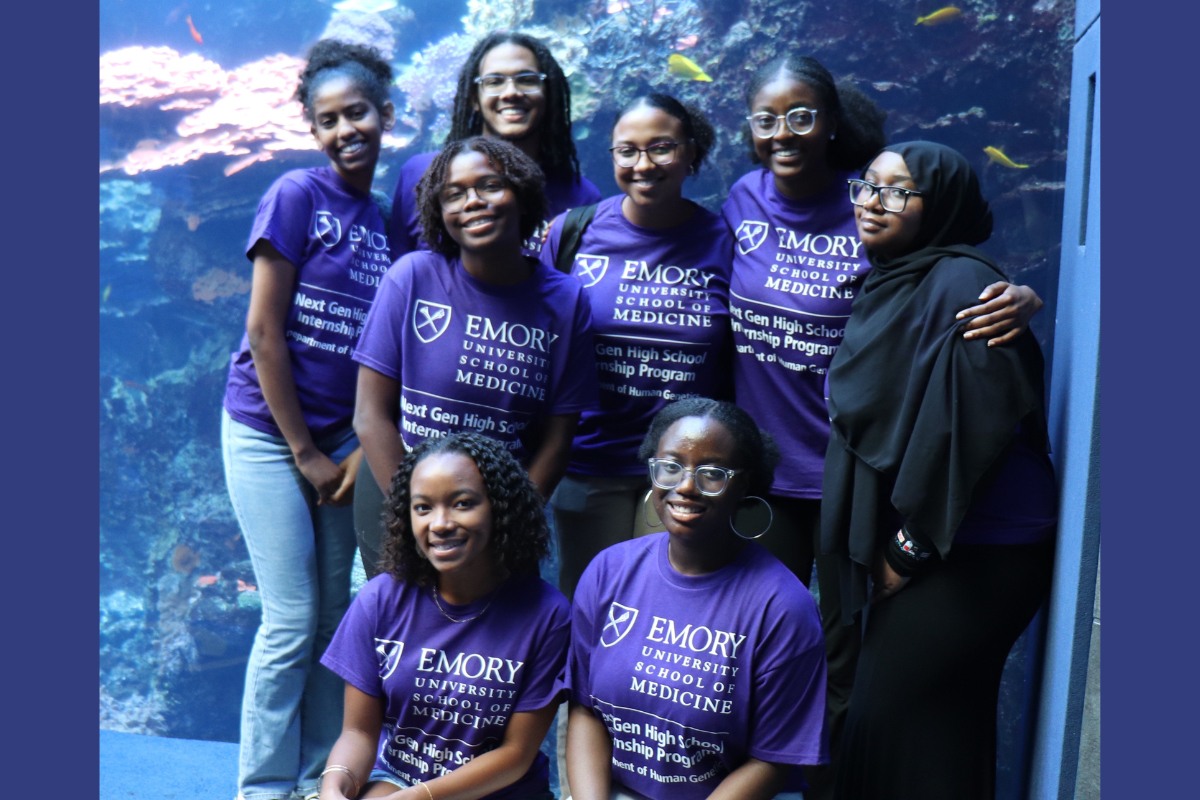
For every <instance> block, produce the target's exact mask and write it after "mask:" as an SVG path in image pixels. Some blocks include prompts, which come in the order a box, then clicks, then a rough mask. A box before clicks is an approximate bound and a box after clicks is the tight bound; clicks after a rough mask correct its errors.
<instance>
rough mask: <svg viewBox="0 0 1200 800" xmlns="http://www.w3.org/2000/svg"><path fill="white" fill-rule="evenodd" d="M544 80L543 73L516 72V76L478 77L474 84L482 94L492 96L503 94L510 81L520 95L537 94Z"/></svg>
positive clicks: (544, 75)
mask: <svg viewBox="0 0 1200 800" xmlns="http://www.w3.org/2000/svg"><path fill="white" fill-rule="evenodd" d="M544 80H546V73H544V72H518V73H517V74H516V75H480V76H479V77H478V78H476V79H475V83H476V84H477V85H478V86H479V88H480V89H482V90H483V93H484V94H486V95H493V96H494V95H498V94H504V89H505V87H506V86H508V82H509V81H512V85H513V88H514V89H516V90H517V91H518V92H520V93H521V94H537V93H538V92H540V91H541V90H542V81H544Z"/></svg>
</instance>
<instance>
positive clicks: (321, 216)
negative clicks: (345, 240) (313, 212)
mask: <svg viewBox="0 0 1200 800" xmlns="http://www.w3.org/2000/svg"><path fill="white" fill-rule="evenodd" d="M313 236H315V237H317V238H318V239H320V240H321V244H323V245H325V246H326V247H333V246H334V245H335V244H337V243H338V242H340V241H341V240H342V221H341V220H339V219H338V218H337V217H335V216H334V215H333V212H332V211H318V212H317V219H316V222H314V223H313Z"/></svg>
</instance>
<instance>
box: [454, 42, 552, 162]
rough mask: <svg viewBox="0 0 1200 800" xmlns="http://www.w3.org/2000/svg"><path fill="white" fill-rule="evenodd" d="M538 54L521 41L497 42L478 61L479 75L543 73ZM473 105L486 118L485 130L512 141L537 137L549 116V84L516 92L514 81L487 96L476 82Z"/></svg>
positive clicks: (484, 131) (506, 75) (509, 75)
mask: <svg viewBox="0 0 1200 800" xmlns="http://www.w3.org/2000/svg"><path fill="white" fill-rule="evenodd" d="M541 71H542V70H541V69H540V68H539V66H538V62H537V57H536V56H534V54H533V52H532V51H530V50H528V49H527V48H524V47H521V45H519V44H513V43H512V42H506V43H504V44H498V45H496V46H495V47H493V48H492V49H491V50H489V51H488V52H487V55H485V56H484V57H483V60H482V61H480V62H479V76H484V75H503V76H505V77H509V78H511V77H512V76H514V75H519V74H520V73H522V72H541ZM471 108H472V109H474V110H475V111H478V112H479V113H480V115H481V116H482V117H483V133H484V135H486V136H496V137H499V138H501V139H508V140H509V141H514V142H515V141H519V140H523V139H527V138H530V137H536V136H538V135H539V133H540V128H541V125H542V122H543V120H544V119H545V116H546V85H545V83H544V82H543V84H542V90H541V91H540V92H536V93H533V94H524V93H522V92H519V91H517V88H516V86H515V84H514V82H513V81H508V82H507V83H506V84H505V85H504V91H503V92H502V93H500V94H498V95H487V94H484V93H483V90H482V89H481V88H480V87H479V86H478V85H477V84H476V85H475V90H474V97H473V99H472V100H471Z"/></svg>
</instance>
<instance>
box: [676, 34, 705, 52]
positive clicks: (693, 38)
mask: <svg viewBox="0 0 1200 800" xmlns="http://www.w3.org/2000/svg"><path fill="white" fill-rule="evenodd" d="M699 41H700V37H699V36H697V35H696V34H694V33H692V34H688V35H687V36H680V37H679V38H678V39H676V40H675V49H676V50H687V49H688V48H689V47H695V46H696V43H697V42H699Z"/></svg>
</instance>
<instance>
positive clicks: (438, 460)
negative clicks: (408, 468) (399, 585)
mask: <svg viewBox="0 0 1200 800" xmlns="http://www.w3.org/2000/svg"><path fill="white" fill-rule="evenodd" d="M410 492H411V497H412V500H411V505H410V506H409V515H410V517H409V518H410V521H411V524H412V532H413V537H414V538H415V539H416V543H417V549H418V550H419V551H420V552H421V554H422V555H424V556H425V557H426V558H427V559H429V562H430V563H431V564H432V565H433V568H434V569H436V570H437V571H438V573H439V574H440V573H448V572H457V571H465V572H475V571H478V572H480V574H481V575H486V574H488V573H490V572H491V571H492V570H493V569H494V559H493V558H492V556H491V554H490V553H489V552H487V547H488V543H489V542H490V541H491V538H492V504H491V501H490V500H488V495H487V487H486V486H485V485H484V483H483V476H481V475H480V474H479V468H478V467H476V466H475V462H474V461H472V460H471V459H470V458H468V457H467V456H465V455H463V454H462V453H437V454H434V455H431V456H429V457H428V458H426V459H424V460H423V461H421V462H420V463H419V464H417V466H416V467H415V468H414V469H413V472H412V480H411V483H410Z"/></svg>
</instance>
